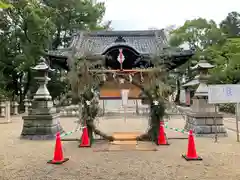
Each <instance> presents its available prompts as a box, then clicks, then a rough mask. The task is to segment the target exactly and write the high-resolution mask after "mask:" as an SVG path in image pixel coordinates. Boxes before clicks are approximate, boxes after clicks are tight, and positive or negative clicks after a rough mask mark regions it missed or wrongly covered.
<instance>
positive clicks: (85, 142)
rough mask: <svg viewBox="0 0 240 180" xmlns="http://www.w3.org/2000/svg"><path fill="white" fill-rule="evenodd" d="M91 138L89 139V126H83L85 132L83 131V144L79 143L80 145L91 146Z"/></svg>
mask: <svg viewBox="0 0 240 180" xmlns="http://www.w3.org/2000/svg"><path fill="white" fill-rule="evenodd" d="M90 146H91V144H90V140H89V136H88V128H87V126H85V127H84V128H83V133H82V138H81V144H80V145H79V147H90Z"/></svg>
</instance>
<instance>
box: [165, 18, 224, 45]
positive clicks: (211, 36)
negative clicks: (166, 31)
mask: <svg viewBox="0 0 240 180" xmlns="http://www.w3.org/2000/svg"><path fill="white" fill-rule="evenodd" d="M171 35H172V36H171V38H170V45H171V46H180V45H183V44H186V45H188V47H189V48H191V49H195V50H203V49H205V48H206V47H208V46H210V45H214V44H219V43H223V42H224V40H225V38H224V37H223V36H222V32H221V30H220V29H219V28H218V27H217V25H216V23H215V22H214V21H212V20H210V21H207V20H206V19H203V18H198V19H194V20H187V21H186V22H185V23H184V25H183V26H181V27H180V28H178V29H176V30H174V31H172V33H171Z"/></svg>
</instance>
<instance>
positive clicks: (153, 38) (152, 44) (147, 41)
mask: <svg viewBox="0 0 240 180" xmlns="http://www.w3.org/2000/svg"><path fill="white" fill-rule="evenodd" d="M119 37H121V38H122V39H123V40H124V41H125V42H115V41H116V39H118V38H119ZM114 45H125V46H130V47H132V48H134V49H135V50H136V51H137V52H138V53H139V54H155V53H157V52H158V51H159V50H162V49H163V48H164V47H166V46H167V39H166V36H165V33H164V30H146V31H97V32H79V33H78V34H76V35H75V36H74V37H73V39H72V42H71V45H70V46H69V48H67V49H59V50H57V51H50V52H49V54H50V55H56V56H63V57H67V56H68V55H69V53H70V52H71V51H72V49H75V50H76V51H77V55H76V56H77V57H80V56H81V55H82V54H83V53H89V54H102V53H104V51H106V50H107V49H108V48H110V47H112V46H114Z"/></svg>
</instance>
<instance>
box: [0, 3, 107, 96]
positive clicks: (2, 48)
mask: <svg viewBox="0 0 240 180" xmlns="http://www.w3.org/2000/svg"><path fill="white" fill-rule="evenodd" d="M9 2H10V1H7V0H6V1H0V8H4V9H3V10H1V11H0V17H1V18H0V73H1V74H2V75H3V78H2V79H1V80H2V82H3V84H5V86H4V87H2V88H3V89H4V90H6V91H9V92H12V93H13V95H16V96H19V97H20V101H22V99H23V98H24V96H25V95H26V94H27V92H28V91H29V90H30V86H32V85H31V83H35V82H34V81H33V80H32V79H33V78H32V73H31V71H30V67H31V66H33V65H35V64H36V61H38V59H39V57H40V56H42V55H45V53H46V50H47V49H51V48H52V49H56V48H58V47H59V46H67V45H68V43H69V40H70V37H71V36H72V35H73V34H74V33H76V32H77V31H79V30H93V29H100V28H105V27H104V26H103V27H102V26H100V21H101V19H102V17H103V15H104V12H105V7H104V4H103V3H96V4H92V2H91V1H85V0H61V1H60V0H51V1H50V0H45V1H43V2H42V1H38V0H19V1H12V2H11V3H9ZM9 5H10V6H9ZM8 7H12V8H8ZM108 25H110V24H108ZM52 79H53V81H54V80H56V78H55V79H54V77H52ZM53 81H52V82H50V83H49V85H50V93H51V94H52V95H53V96H54V97H55V95H56V96H57V94H59V92H58V93H56V90H55V91H53V92H52V91H51V89H58V90H60V89H61V90H63V89H64V86H65V82H62V81H55V82H53ZM54 86H55V87H54Z"/></svg>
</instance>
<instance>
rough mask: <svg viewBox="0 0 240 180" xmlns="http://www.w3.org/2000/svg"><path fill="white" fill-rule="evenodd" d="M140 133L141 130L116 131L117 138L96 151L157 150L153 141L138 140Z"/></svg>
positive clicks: (114, 135) (115, 136) (114, 134)
mask: <svg viewBox="0 0 240 180" xmlns="http://www.w3.org/2000/svg"><path fill="white" fill-rule="evenodd" d="M140 134H141V133H140V132H114V133H113V137H114V139H115V140H114V141H113V142H111V143H109V144H107V145H105V146H104V147H101V148H98V150H95V151H96V152H101V151H157V148H156V145H155V144H153V143H151V142H138V141H137V140H136V137H137V136H139V135H140Z"/></svg>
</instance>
